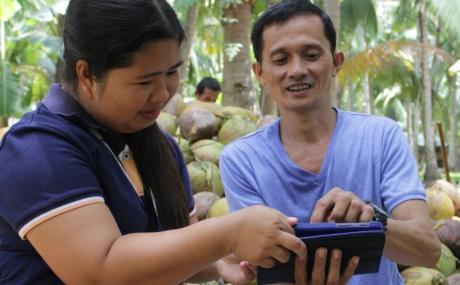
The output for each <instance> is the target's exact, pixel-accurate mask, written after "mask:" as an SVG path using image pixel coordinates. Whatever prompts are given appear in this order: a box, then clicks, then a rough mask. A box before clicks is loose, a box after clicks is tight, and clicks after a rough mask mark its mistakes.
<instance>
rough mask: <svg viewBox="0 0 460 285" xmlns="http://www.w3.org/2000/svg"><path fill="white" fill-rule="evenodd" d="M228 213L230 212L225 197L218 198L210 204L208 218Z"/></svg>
mask: <svg viewBox="0 0 460 285" xmlns="http://www.w3.org/2000/svg"><path fill="white" fill-rule="evenodd" d="M228 213H230V211H229V210H228V204H227V199H226V198H220V199H219V200H217V202H215V203H214V204H213V205H212V206H211V209H209V212H208V218H215V217H220V216H223V215H226V214H228Z"/></svg>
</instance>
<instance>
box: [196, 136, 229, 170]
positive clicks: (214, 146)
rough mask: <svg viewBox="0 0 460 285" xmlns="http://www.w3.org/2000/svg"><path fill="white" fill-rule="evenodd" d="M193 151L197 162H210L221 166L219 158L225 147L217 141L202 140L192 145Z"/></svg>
mask: <svg viewBox="0 0 460 285" xmlns="http://www.w3.org/2000/svg"><path fill="white" fill-rule="evenodd" d="M191 150H192V152H193V155H194V156H195V160H197V161H210V162H212V163H214V164H215V165H217V166H219V157H220V154H221V153H222V151H223V150H224V145H223V144H221V143H220V142H216V141H215V140H200V141H197V142H195V143H194V144H192V146H191Z"/></svg>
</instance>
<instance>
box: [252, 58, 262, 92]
mask: <svg viewBox="0 0 460 285" xmlns="http://www.w3.org/2000/svg"><path fill="white" fill-rule="evenodd" d="M252 71H253V72H254V75H255V76H256V78H257V81H259V84H260V85H261V86H264V85H265V80H264V78H263V76H262V64H260V63H259V62H257V61H256V62H254V63H253V64H252Z"/></svg>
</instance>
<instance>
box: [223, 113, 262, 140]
mask: <svg viewBox="0 0 460 285" xmlns="http://www.w3.org/2000/svg"><path fill="white" fill-rule="evenodd" d="M256 129H257V127H256V124H255V123H254V122H252V121H248V120H246V119H242V118H239V117H233V118H231V119H229V120H227V121H226V122H225V123H224V125H223V126H222V127H221V128H220V130H219V134H218V136H217V137H218V141H219V142H221V143H222V144H224V145H226V144H229V143H230V142H231V141H233V140H234V139H236V138H239V137H242V136H244V135H247V134H249V133H251V132H253V131H255V130H256Z"/></svg>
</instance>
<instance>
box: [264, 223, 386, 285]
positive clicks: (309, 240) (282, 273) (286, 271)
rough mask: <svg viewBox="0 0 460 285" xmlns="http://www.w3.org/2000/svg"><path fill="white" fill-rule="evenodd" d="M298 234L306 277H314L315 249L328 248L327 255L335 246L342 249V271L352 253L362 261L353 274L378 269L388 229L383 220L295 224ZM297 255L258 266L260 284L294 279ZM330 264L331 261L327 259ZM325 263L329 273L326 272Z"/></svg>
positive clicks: (292, 280)
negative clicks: (303, 250) (303, 247)
mask: <svg viewBox="0 0 460 285" xmlns="http://www.w3.org/2000/svg"><path fill="white" fill-rule="evenodd" d="M294 230H295V233H296V236H298V237H299V238H300V239H301V240H302V241H303V242H304V243H305V245H306V246H307V252H308V263H307V274H308V275H307V276H308V277H309V276H311V271H312V269H313V262H312V261H313V260H314V255H315V251H316V249H318V248H321V247H324V248H327V250H328V254H330V252H331V251H332V250H333V249H340V250H342V263H341V270H344V269H345V267H346V265H347V264H348V261H349V260H350V258H351V257H353V256H359V257H360V261H359V264H358V267H357V268H356V270H355V272H354V274H366V273H375V272H378V270H379V266H380V259H381V257H382V252H383V246H384V244H385V229H384V227H383V225H382V224H381V223H380V222H376V221H372V222H369V223H319V224H309V223H300V224H297V225H296V226H295V227H294ZM294 258H295V256H294V255H293V254H292V255H291V258H290V259H289V261H288V262H286V263H277V264H276V265H275V266H274V267H273V268H261V267H259V268H258V272H257V284H261V285H262V284H272V283H279V282H294ZM327 264H329V260H328V262H327ZM327 270H328V269H327V266H326V272H327Z"/></svg>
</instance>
